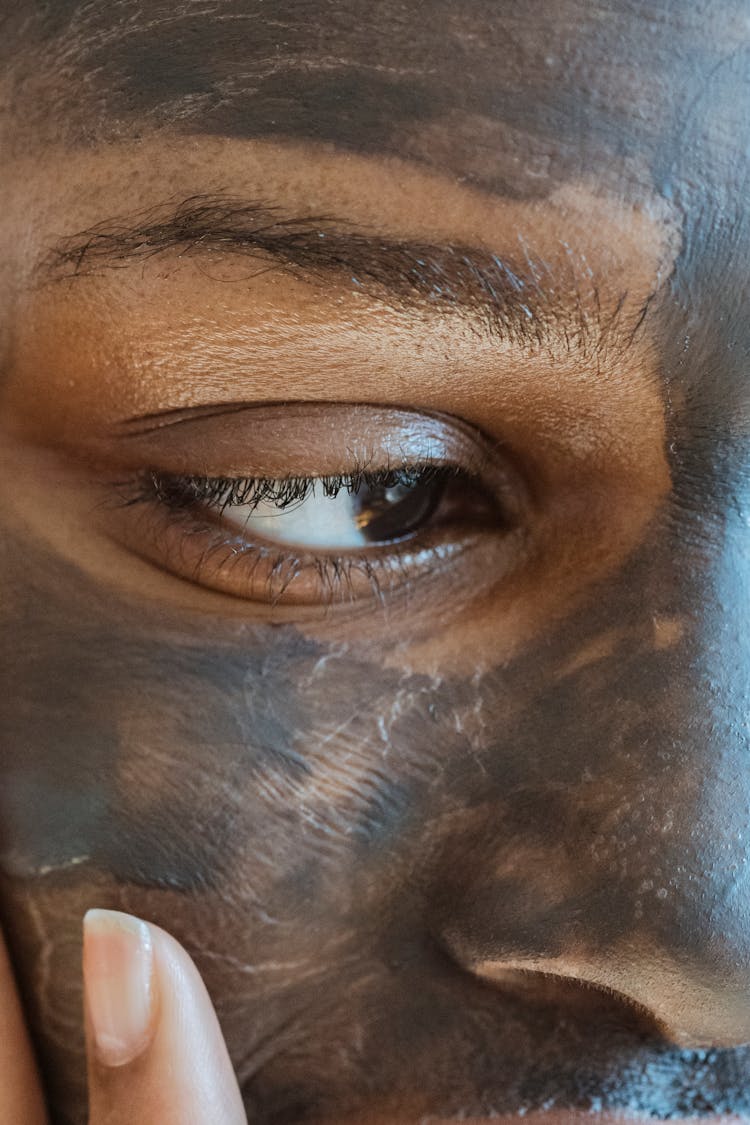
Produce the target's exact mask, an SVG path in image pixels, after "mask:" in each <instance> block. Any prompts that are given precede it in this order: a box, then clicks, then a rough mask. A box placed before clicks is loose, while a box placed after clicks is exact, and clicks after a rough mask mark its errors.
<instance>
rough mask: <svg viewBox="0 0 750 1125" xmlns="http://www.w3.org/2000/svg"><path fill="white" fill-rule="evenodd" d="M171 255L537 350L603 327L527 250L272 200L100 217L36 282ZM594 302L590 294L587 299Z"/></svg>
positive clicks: (42, 268)
mask: <svg viewBox="0 0 750 1125" xmlns="http://www.w3.org/2000/svg"><path fill="white" fill-rule="evenodd" d="M169 253H172V254H176V255H177V257H178V258H180V259H183V258H203V259H205V258H206V257H213V258H214V259H215V260H216V259H220V258H222V257H225V256H242V257H244V258H246V259H248V260H255V261H257V262H258V269H257V270H256V271H254V272H252V273H250V274H248V280H250V279H251V278H252V277H256V276H259V275H261V274H263V273H265V272H267V271H269V270H283V271H286V272H288V273H290V274H291V275H292V276H294V277H295V278H300V279H302V280H305V281H308V282H317V283H323V284H324V283H325V282H326V281H330V280H331V279H332V278H335V279H337V280H339V281H342V280H343V281H348V282H349V283H350V284H351V285H352V287H353V288H354V289H356V290H359V291H361V292H363V293H365V294H367V295H369V296H370V297H372V298H374V299H376V300H379V301H384V302H386V303H388V304H390V305H392V306H396V307H398V308H405V309H412V310H414V309H417V310H419V311H420V312H424V311H425V310H430V311H434V312H442V313H445V312H446V311H448V312H453V313H457V314H464V315H466V314H469V316H470V317H471V318H472V319H473V320H474V321H475V322H477V321H478V322H479V324H480V326H481V327H482V328H483V329H484V330H485V331H487V332H489V333H490V334H492V335H495V336H497V337H499V338H501V339H504V340H509V341H511V342H514V343H517V344H525V345H527V346H528V345H529V344H537V345H542V344H544V343H545V342H546V341H548V340H549V337H550V335H551V333H552V331H553V330H555V329H557V331H558V333H559V331H560V330H561V329H562V330H563V333H564V336H565V338H566V340H567V341H568V343H569V344H571V345H572V342H573V340H572V337H573V336H575V337H576V344H577V345H578V346H581V345H582V344H584V343H585V341H586V339H588V338H589V337H591V336H592V329H594V330H595V331H594V333H593V334H594V335H595V336H596V338H597V340H598V341H599V343H600V344H601V339H602V337H603V335H604V329H605V327H606V330H607V334H609V331H610V330H611V328H612V327H613V326H614V323H615V321H616V319H617V314H618V311H619V307H620V306H619V305H618V306H617V307H616V308H615V310H614V313H613V314H611V315H610V316H609V317H608V318H607V323H606V324H605V322H604V318H603V317H602V315H601V310H600V309H599V307H598V299H597V300H595V302H594V306H595V307H594V308H593V309H586V308H584V305H583V302H582V300H581V297H580V295H579V294H578V292H577V291H576V290H575V289H572V290H571V291H568V292H567V293H566V296H565V300H564V301H563V300H561V298H560V295H559V293H560V290H559V288H558V287H555V286H554V285H553V284H552V279H551V278H550V277H549V276H548V269H547V267H546V265H545V264H544V263H542V262H534V261H532V260H531V259H530V258H529V256H528V255H527V254H526V253H523V254H522V255H519V257H522V258H523V260H522V261H513V262H510V261H509V260H507V259H505V258H500V257H499V256H498V255H497V254H494V253H492V252H491V251H489V250H485V249H482V248H478V247H468V246H462V245H454V244H434V243H429V242H421V241H414V240H409V239H407V240H402V239H393V238H388V237H384V236H382V235H379V234H378V233H377V232H369V231H363V230H361V229H358V228H356V227H355V226H354V225H353V224H351V223H348V222H347V221H346V220H341V219H337V218H335V217H333V216H327V215H317V216H316V215H310V216H306V217H289V216H287V215H285V214H284V213H283V211H282V210H281V209H280V208H279V207H277V206H275V205H272V204H268V203H264V202H247V201H242V200H237V199H232V198H224V197H220V196H206V195H195V196H191V197H189V198H188V199H185V200H182V201H181V202H178V203H177V204H175V203H174V202H169V203H166V204H161V205H159V206H157V207H154V208H150V209H148V210H145V211H141V212H138V213H136V214H135V215H131V216H129V217H126V218H122V219H112V220H106V221H104V222H102V223H98V224H97V225H95V226H92V227H90V228H88V229H87V230H84V231H82V232H80V233H78V234H76V235H73V236H70V237H66V238H64V239H62V240H61V241H59V242H58V243H57V244H56V245H55V246H54V247H53V248H52V249H51V250H50V251H49V252H48V253H47V254H46V255H45V256H44V258H43V259H42V260H41V262H40V263H39V267H38V274H39V277H40V279H41V281H42V282H43V283H49V282H54V281H59V280H64V279H66V278H67V279H70V278H75V277H81V276H90V275H92V274H95V273H98V272H100V271H102V270H106V269H117V268H124V267H126V266H129V265H132V264H133V263H137V262H143V263H145V262H147V261H148V260H150V259H153V258H156V257H158V256H160V255H165V254H169ZM595 296H596V294H595Z"/></svg>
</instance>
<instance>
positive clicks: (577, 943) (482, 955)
mask: <svg viewBox="0 0 750 1125" xmlns="http://www.w3.org/2000/svg"><path fill="white" fill-rule="evenodd" d="M723 565H726V567H727V568H728V573H729V574H730V575H734V574H735V573H738V574H741V573H743V567H739V569H738V570H737V569H736V566H737V560H736V559H735V560H734V562H733V561H732V559H731V557H728V558H726V559H725V560H723ZM720 577H721V576H719V578H720ZM631 578H632V575H631ZM641 579H643V572H641ZM732 581H734V579H732ZM718 583H719V580H718V579H717V576H716V574H714V575H713V577H712V586H711V590H710V591H708V590H707V588H706V587H703V593H702V596H700V598H699V599H698V600H696V598H697V597H698V595H697V593H696V590H695V588H693V589H691V590H690V591H687V590H686V589H685V585H684V582H683V583H682V589H680V586H681V582H680V581H679V580H677V579H675V582H674V584H673V596H672V597H671V598H669V599H668V604H666V602H665V600H664V599H663V600H662V604H661V605H659V603H658V601H655V600H652V601H651V602H650V604H649V605H648V615H647V618H646V617H645V616H644V613H643V609H642V608H641V609H640V611H639V609H638V606H637V604H636V599H635V598H634V596H630V595H628V593H627V590H626V591H625V593H623V588H622V587H620V588H619V589H618V590H616V591H612V598H613V601H612V603H611V604H610V605H609V606H606V605H605V606H603V609H602V614H603V617H602V618H600V619H599V621H601V620H602V619H608V621H609V626H610V629H611V623H612V621H613V619H614V620H616V616H615V614H614V611H613V608H612V606H613V605H617V606H619V608H620V611H623V610H624V612H626V613H627V614H629V617H628V622H629V623H628V626H627V627H626V628H623V629H622V630H621V631H620V632H617V631H616V630H615V631H614V632H615V633H616V635H617V639H616V641H614V642H613V643H612V644H610V645H609V646H604V645H602V644H600V645H598V647H596V646H592V644H591V635H592V628H591V619H590V618H589V620H588V624H587V625H586V624H584V619H583V618H582V619H581V620H580V621H579V623H578V626H576V627H577V628H578V629H579V632H578V633H577V635H576V640H575V642H573V641H572V639H571V638H572V632H569V633H568V639H569V641H570V644H567V645H566V646H565V649H566V658H565V659H563V658H562V655H561V653H562V647H561V648H558V649H557V650H555V651H554V652H552V654H551V655H545V654H543V653H542V654H540V651H539V650H537V651H535V652H534V653H530V654H529V657H528V660H527V661H526V662H525V664H524V666H523V667H520V668H519V670H518V674H517V678H516V677H515V674H514V675H513V676H509V674H508V673H507V672H506V684H505V688H506V692H507V694H506V700H507V698H508V696H509V695H512V696H513V699H514V708H515V714H516V715H517V716H518V717H517V718H515V719H514V720H513V722H512V723H510V724H509V723H508V722H507V720H506V721H505V722H504V723H502V725H501V718H500V715H499V713H498V720H497V727H496V732H497V733H496V742H495V745H494V747H492V748H488V751H487V754H486V755H485V757H484V758H483V767H484V770H485V774H484V776H483V779H482V790H483V798H484V799H483V800H482V801H481V802H479V803H477V804H476V805H475V819H474V822H473V825H472V828H471V829H469V828H467V827H466V826H465V825H464V827H463V828H462V832H461V839H460V840H458V839H457V838H456V836H455V835H454V836H453V838H452V840H451V842H450V845H449V847H448V848H447V849H446V852H445V854H447V855H450V857H451V860H450V862H451V867H452V871H453V875H452V876H451V879H452V882H451V886H452V892H451V895H450V896H448V898H450V902H449V905H448V906H447V907H446V906H445V905H444V904H446V902H447V901H448V899H447V897H446V894H445V892H443V893H442V895H441V902H442V904H443V906H442V907H441V913H440V915H439V918H438V919H437V926H438V929H439V931H440V940H441V942H442V943H443V946H444V947H445V948H447V950H448V951H449V952H450V954H451V956H452V958H453V959H454V961H456V962H458V963H459V965H461V966H462V968H463V969H465V971H466V972H468V973H470V974H472V975H473V976H474V977H479V978H481V979H482V980H486V981H488V982H493V983H494V984H495V985H496V986H497V987H498V988H502V987H503V985H504V983H507V981H508V980H509V979H510V978H511V977H512V976H513V974H518V973H528V972H532V973H543V974H548V975H550V976H554V977H558V978H564V979H566V980H568V981H577V982H580V984H581V985H583V986H593V987H595V988H597V989H602V990H606V991H609V992H612V993H615V994H616V995H617V996H619V997H621V998H623V999H624V1001H625V1002H626V1003H629V1004H631V1005H633V1006H634V1007H635V1008H637V1009H639V1010H640V1011H641V1012H646V1013H648V1014H650V1016H651V1018H652V1021H653V1022H654V1024H656V1025H657V1026H658V1028H659V1029H660V1031H661V1033H662V1035H663V1036H664V1037H665V1038H666V1039H668V1040H669V1041H671V1042H672V1043H674V1044H677V1045H679V1046H680V1047H686V1048H687V1047H696V1048H697V1047H709V1046H720V1047H732V1046H738V1045H741V1044H746V1043H750V849H749V847H748V845H749V844H750V737H749V731H750V723H749V722H748V715H750V675H749V670H750V646H749V645H748V639H747V638H748V635H749V631H748V630H747V629H746V628H745V622H744V619H743V616H744V610H743V608H742V607H743V605H744V604H747V605H750V601H747V599H744V601H743V600H742V599H741V598H740V597H738V592H737V590H736V583H735V589H734V591H733V593H734V596H733V597H731V599H730V598H729V597H728V596H726V593H725V594H724V595H720V591H719V589H718ZM666 585H668V584H667V583H663V582H660V585H659V589H660V590H662V589H664V588H666ZM640 588H641V591H642V590H643V588H644V587H643V584H641V586H640ZM646 588H648V586H647V585H646ZM641 598H642V602H643V601H647V599H643V597H642V594H641ZM688 604H689V606H690V607H691V609H690V612H688V611H687V609H686V605H688ZM696 606H699V607H700V608H699V609H698V610H697V611H696V609H695V607H696ZM667 621H668V622H669V628H667V627H666V626H665V622H667ZM597 628H599V625H597ZM572 629H573V626H571V630H572ZM613 635H614V634H613ZM586 645H587V646H588V648H587V649H585V646H586ZM584 649H585V650H586V651H589V652H596V653H597V658H596V659H595V660H591V661H590V662H588V663H586V664H584V663H583V662H582V660H581V659H578V657H577V656H576V654H577V653H579V652H581V651H584ZM602 653H604V655H602ZM531 685H534V686H533V687H532V686H531ZM497 690H499V689H496V691H497ZM444 878H445V872H444Z"/></svg>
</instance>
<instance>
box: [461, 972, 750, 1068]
mask: <svg viewBox="0 0 750 1125" xmlns="http://www.w3.org/2000/svg"><path fill="white" fill-rule="evenodd" d="M464 968H465V971H468V972H469V973H471V975H472V976H473V977H475V978H477V979H479V980H482V981H485V982H487V983H488V984H491V985H493V986H494V987H497V988H500V989H502V990H503V992H505V993H509V992H511V993H514V994H515V995H517V996H519V997H520V996H523V997H524V998H525V999H526V1001H527V1002H529V1003H549V1004H553V1003H554V1004H564V1005H565V1007H566V1008H567V1009H568V1010H570V1009H571V1008H577V1009H580V1010H582V1011H583V1012H585V1013H590V1015H591V1018H592V1019H596V1018H606V1019H607V1020H611V1019H612V1018H615V1019H616V1020H617V1021H618V1023H621V1024H623V1025H624V1024H627V1025H628V1027H629V1028H630V1029H631V1030H632V1031H636V1032H638V1033H639V1034H641V1035H643V1036H645V1037H648V1038H649V1039H660V1040H661V1041H662V1042H664V1043H668V1044H671V1045H673V1046H676V1047H680V1048H682V1049H686V1050H688V1049H706V1048H716V1047H737V1046H742V1045H744V1044H746V1043H747V1042H748V1041H750V1010H749V1009H748V1006H747V1004H746V1003H743V1002H741V999H740V997H739V996H738V994H737V992H736V991H735V990H731V989H726V988H711V987H709V986H707V985H706V984H705V983H704V982H696V981H694V980H691V979H690V978H689V976H688V975H687V974H683V975H682V976H680V977H679V978H677V977H675V976H674V975H673V974H668V973H665V972H662V974H661V975H660V974H658V973H656V972H651V973H649V972H646V971H644V970H643V966H642V965H641V966H639V969H640V975H639V976H636V975H635V973H631V972H629V970H628V966H627V965H623V964H618V963H617V962H616V961H615V960H614V959H613V961H612V964H611V966H610V967H609V968H608V967H606V966H605V965H604V964H597V965H592V964H587V963H586V962H585V960H583V959H582V960H581V961H571V962H567V961H563V960H562V959H557V958H555V959H552V958H550V959H540V960H538V961H537V960H533V961H532V960H528V959H525V958H523V959H502V960H497V961H491V960H484V961H477V962H475V963H474V964H472V965H469V966H464ZM660 968H661V969H662V970H663V969H664V965H663V964H662V965H661V966H660Z"/></svg>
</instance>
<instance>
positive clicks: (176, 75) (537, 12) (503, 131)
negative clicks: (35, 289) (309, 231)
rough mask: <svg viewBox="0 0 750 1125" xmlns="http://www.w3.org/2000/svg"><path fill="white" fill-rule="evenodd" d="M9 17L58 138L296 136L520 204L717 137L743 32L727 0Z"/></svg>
mask: <svg viewBox="0 0 750 1125" xmlns="http://www.w3.org/2000/svg"><path fill="white" fill-rule="evenodd" d="M21 7H22V8H24V7H25V6H24V5H21ZM32 7H35V6H34V5H32ZM27 15H28V13H24V23H23V28H24V30H23V32H22V33H21V32H20V30H19V36H20V37H21V39H22V40H23V41H24V42H25V43H26V44H28V45H29V48H30V50H31V51H32V52H34V51H36V52H40V53H41V54H42V55H43V56H44V57H45V60H46V65H45V66H44V67H42V68H40V73H41V74H42V75H43V76H44V77H43V78H42V79H41V81H43V82H46V81H48V79H49V77H50V76H56V77H63V76H64V81H63V83H62V85H63V94H64V93H65V91H66V90H67V91H68V93H69V95H70V96H68V97H66V96H63V97H62V98H60V99H59V101H58V106H59V108H60V109H62V110H63V114H62V115H63V116H64V117H65V119H66V128H67V129H68V130H69V131H70V132H71V134H75V133H76V132H78V133H80V134H83V135H87V134H88V135H89V136H91V135H92V133H97V132H98V133H102V132H106V131H107V129H108V128H112V127H113V126H114V127H115V128H116V129H118V130H121V129H122V125H123V123H124V124H125V125H126V126H127V125H128V124H130V125H131V126H133V125H135V124H136V123H138V122H140V123H141V124H142V123H143V122H144V121H146V122H149V123H150V124H152V125H158V124H168V125H170V126H171V127H176V128H178V129H183V130H185V131H188V132H191V133H195V132H211V133H216V134H219V135H225V136H234V137H238V138H239V137H263V136H268V135H274V136H278V135H285V136H293V137H294V138H296V139H306V138H309V139H314V140H316V141H321V140H322V141H328V142H331V143H333V144H335V145H336V146H337V147H339V148H353V149H356V150H357V151H359V152H372V153H375V152H392V153H395V154H397V155H398V156H400V157H402V158H408V159H414V160H417V161H421V162H427V163H432V164H437V165H439V166H440V168H441V170H443V171H451V172H453V173H455V174H457V175H460V176H462V177H465V178H467V179H469V180H471V181H472V182H476V183H481V184H482V186H485V187H490V188H491V189H492V190H495V191H498V192H501V193H504V194H513V193H521V194H523V195H526V196H528V195H529V194H546V192H547V191H548V190H550V188H551V187H552V186H554V185H556V184H557V183H559V181H560V180H561V179H564V180H574V179H579V178H580V174H581V171H582V170H583V171H589V172H590V171H591V169H592V167H595V168H596V170H597V174H598V175H600V176H603V177H607V178H609V179H610V180H613V181H615V182H617V181H618V180H619V181H622V179H623V177H624V176H626V175H627V177H628V178H629V179H633V180H637V179H638V178H639V176H642V175H645V174H648V176H649V178H650V179H651V182H652V183H655V184H656V185H657V187H659V186H661V184H662V183H663V182H666V181H667V180H668V179H669V178H670V176H671V175H673V172H674V166H675V164H679V163H680V162H681V160H682V158H683V157H684V154H685V143H684V142H685V141H686V140H692V138H693V134H694V133H695V132H696V129H697V130H698V132H699V133H700V134H701V136H702V137H703V138H704V139H705V140H706V141H708V140H709V139H712V140H713V142H714V143H715V144H720V143H721V142H722V141H724V142H726V139H727V138H726V136H725V137H719V136H717V135H716V130H715V129H714V130H713V136H712V137H709V136H708V134H709V133H710V132H711V130H710V128H708V127H707V126H706V122H705V121H704V120H703V119H704V117H705V116H706V115H708V116H709V118H710V119H711V120H714V119H721V120H722V121H724V122H725V123H726V122H727V120H728V118H729V119H730V120H731V119H733V118H735V117H736V116H737V110H736V100H737V99H736V86H735V84H734V74H733V67H732V66H731V65H730V62H731V59H736V58H737V55H738V53H739V54H740V55H741V53H742V50H743V47H745V48H746V47H747V45H748V41H750V26H749V21H748V13H747V9H746V6H745V5H744V4H742V3H741V2H739V0H737V2H736V3H735V2H727V0H714V2H708V3H705V2H694V0H689V2H687V3H679V4H678V3H670V2H664V0H662V2H661V3H657V4H654V3H645V2H644V3H641V2H639V0H634V2H624V0H604V2H601V3H595V4H592V3H590V0H426V2H421V3H403V2H401V0H384V2H381V3H378V4H375V5H373V4H371V3H368V2H365V0H346V2H345V3H344V2H342V0H316V2H315V3H299V2H290V0H281V2H276V3H274V4H273V9H272V10H271V9H270V7H269V5H267V4H265V3H261V2H259V0H219V2H217V3H212V4H210V5H206V4H203V3H198V2H196V0H186V2H183V3H181V4H165V3H160V2H158V0H152V2H150V3H146V4H141V3H139V4H136V3H135V2H133V0H124V2H123V3H118V4H110V3H105V2H103V0H99V2H96V3H94V4H82V3H81V2H80V0H61V2H60V3H56V4H55V5H53V6H46V5H45V6H44V7H42V6H39V7H38V8H37V10H36V11H35V12H34V18H33V19H32V20H31V21H29V20H28V18H27ZM8 18H9V17H8ZM6 43H10V44H13V43H14V36H13V35H12V34H11V35H10V36H8V38H7V39H6ZM72 78H74V79H75V81H71V79H72ZM727 79H731V81H727ZM34 81H36V79H32V80H31V85H33V84H34ZM732 91H733V93H734V97H732V96H731V92H732ZM42 105H43V107H44V110H43V111H44V112H46V113H47V115H48V116H52V115H53V114H51V112H50V111H51V104H50V99H49V98H47V99H42ZM725 130H726V125H725Z"/></svg>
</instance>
